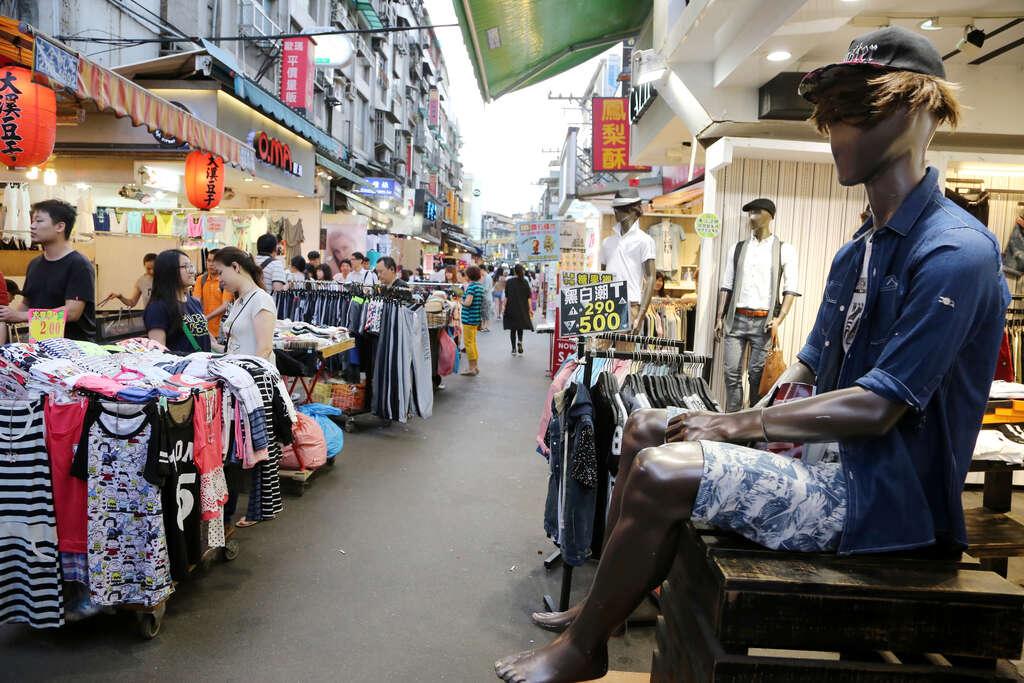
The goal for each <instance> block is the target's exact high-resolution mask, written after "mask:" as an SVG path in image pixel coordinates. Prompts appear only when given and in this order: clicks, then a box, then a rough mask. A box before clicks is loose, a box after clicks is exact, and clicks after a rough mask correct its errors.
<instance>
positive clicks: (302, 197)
mask: <svg viewBox="0 0 1024 683" xmlns="http://www.w3.org/2000/svg"><path fill="white" fill-rule="evenodd" d="M295 198H296V199H305V198H306V195H304V194H297V195H295Z"/></svg>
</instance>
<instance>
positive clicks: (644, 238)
mask: <svg viewBox="0 0 1024 683" xmlns="http://www.w3.org/2000/svg"><path fill="white" fill-rule="evenodd" d="M654 256H655V250H654V238H652V237H651V236H650V235H648V234H647V233H646V232H644V231H643V230H641V229H640V221H639V220H638V221H637V222H635V223H633V225H632V227H630V229H629V232H627V233H626V234H625V235H623V236H622V238H621V239H620V240H619V245H618V249H616V250H615V253H614V254H613V255H612V257H611V259H610V260H609V262H608V270H610V271H611V272H612V273H614V274H615V279H616V280H625V281H626V291H627V292H628V294H629V303H631V304H638V303H640V299H641V298H643V293H644V263H646V262H647V261H653V260H654Z"/></svg>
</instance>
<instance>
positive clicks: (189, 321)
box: [142, 296, 211, 354]
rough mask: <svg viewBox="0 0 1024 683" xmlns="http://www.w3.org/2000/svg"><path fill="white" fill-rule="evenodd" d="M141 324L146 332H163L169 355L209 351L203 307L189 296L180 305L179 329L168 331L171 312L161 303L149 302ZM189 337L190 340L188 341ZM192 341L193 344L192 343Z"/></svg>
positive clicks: (208, 336) (208, 330) (207, 328)
mask: <svg viewBox="0 0 1024 683" xmlns="http://www.w3.org/2000/svg"><path fill="white" fill-rule="evenodd" d="M142 322H143V323H144V324H145V326H146V331H147V332H148V331H149V330H163V331H164V333H165V334H166V336H167V341H166V342H165V345H166V346H167V349H168V350H169V351H170V352H171V353H179V354H189V353H193V352H195V351H209V350H210V348H211V347H210V329H209V327H208V326H207V323H206V316H205V315H204V314H203V305H202V304H201V303H199V299H197V298H195V297H194V296H189V297H188V298H187V299H185V301H184V303H182V311H181V327H180V329H173V330H172V329H168V328H169V327H170V326H171V312H170V311H169V310H168V309H167V304H166V303H165V302H163V301H150V302H149V305H148V306H146V310H145V311H144V312H143V314H142ZM189 335H191V337H192V339H189ZM193 339H194V340H195V344H193V343H192V340H193ZM196 347H198V348H196Z"/></svg>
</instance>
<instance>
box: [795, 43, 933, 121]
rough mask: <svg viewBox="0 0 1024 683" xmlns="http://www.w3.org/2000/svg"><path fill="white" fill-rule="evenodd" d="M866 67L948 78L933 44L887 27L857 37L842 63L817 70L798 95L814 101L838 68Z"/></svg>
mask: <svg viewBox="0 0 1024 683" xmlns="http://www.w3.org/2000/svg"><path fill="white" fill-rule="evenodd" d="M843 66H845V67H865V68H868V69H877V70H878V71H880V72H885V71H912V72H914V73H919V74H925V75H927V76H937V77H938V78H945V77H946V68H945V67H944V66H943V65H942V55H940V54H939V51H938V50H936V49H935V46H934V45H932V43H931V41H930V40H928V39H927V38H925V37H924V36H922V35H920V34H919V33H914V32H913V31H908V30H907V29H905V28H901V27H899V26H887V27H885V28H882V29H878V30H877V31H872V32H871V33H868V34H865V35H863V36H861V37H859V38H855V39H854V40H853V42H851V43H850V49H849V50H848V51H847V53H846V58H845V59H843V60H842V61H841V62H836V63H834V64H828V65H827V66H823V67H821V68H820V69H815V70H814V71H812V72H810V73H809V74H807V75H806V76H804V78H803V80H802V81H800V87H799V88H798V90H797V92H799V93H800V95H802V96H803V97H804V98H805V99H807V100H810V101H811V102H814V101H815V99H816V95H817V93H818V91H819V89H820V87H821V86H822V85H823V84H825V83H827V82H828V80H829V76H830V73H831V72H834V70H835V69H836V68H837V67H843ZM831 75H834V74H831Z"/></svg>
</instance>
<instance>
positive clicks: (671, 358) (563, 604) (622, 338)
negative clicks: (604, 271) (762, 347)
mask: <svg viewBox="0 0 1024 683" xmlns="http://www.w3.org/2000/svg"><path fill="white" fill-rule="evenodd" d="M593 338H594V339H598V340H602V341H610V342H613V344H614V343H615V342H624V343H632V344H645V345H647V346H661V347H665V348H675V349H680V351H620V350H617V349H614V348H612V349H608V350H602V351H596V350H588V349H587V341H586V338H585V337H580V338H579V339H578V340H577V342H576V357H577V358H578V359H579V360H580V362H581V363H583V368H584V369H583V383H584V386H587V387H590V385H591V382H592V380H593V364H592V363H591V362H590V360H592V359H594V358H611V359H618V360H635V361H642V362H649V363H665V364H672V363H679V362H680V361H681V362H682V363H683V365H684V372H685V366H687V365H690V366H692V365H697V364H700V365H702V368H701V374H700V376H701V378H703V379H704V380H705V381H708V380H709V378H710V376H711V369H712V363H711V360H712V359H711V357H710V356H702V355H698V354H695V353H691V352H689V351H682V350H681V349H684V348H686V346H685V345H686V342H685V341H680V340H678V339H662V338H660V337H644V336H640V335H634V334H627V333H625V332H606V333H604V334H599V335H595V336H594V337H593ZM548 457H556V454H554V453H552V454H550V455H549V456H548ZM562 469H563V471H565V465H563V468H562ZM607 498H608V477H601V478H600V481H599V483H598V493H597V503H596V505H595V510H606V509H607V507H608V505H607ZM598 522H600V523H598ZM604 535H605V519H604V517H603V516H601V515H597V519H595V523H594V537H593V539H592V541H591V544H590V551H591V555H590V556H591V558H592V559H600V557H601V550H602V547H603V545H604ZM561 558H562V552H561V550H559V551H557V552H554V553H552V554H551V555H549V556H548V557H547V558H545V559H544V567H545V568H547V569H552V568H553V567H554V566H555V564H557V563H558V562H559V561H560V560H561ZM572 570H573V567H572V565H569V564H566V563H565V562H562V587H561V594H560V595H559V600H558V602H557V603H556V602H555V599H554V598H553V597H552V596H551V595H547V594H545V595H544V606H545V608H546V609H547V610H548V611H549V612H556V611H557V612H564V611H565V610H567V609H569V598H570V594H571V593H572Z"/></svg>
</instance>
